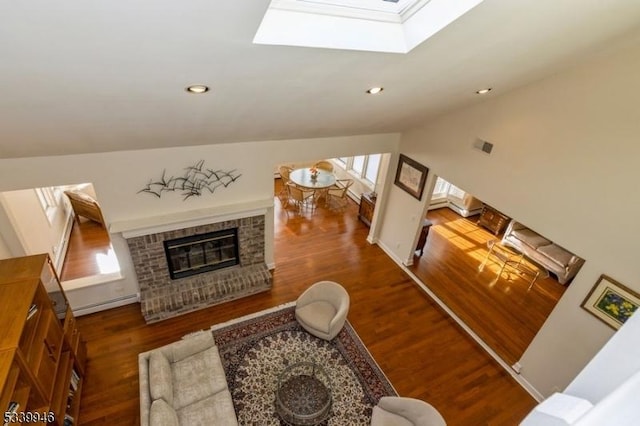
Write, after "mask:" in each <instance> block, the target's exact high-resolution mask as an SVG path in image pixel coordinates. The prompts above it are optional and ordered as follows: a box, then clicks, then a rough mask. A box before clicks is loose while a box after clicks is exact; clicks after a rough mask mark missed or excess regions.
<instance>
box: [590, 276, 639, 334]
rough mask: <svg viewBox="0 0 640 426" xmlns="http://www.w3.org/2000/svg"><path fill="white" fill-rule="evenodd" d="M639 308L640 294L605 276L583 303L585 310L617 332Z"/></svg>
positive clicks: (599, 280)
mask: <svg viewBox="0 0 640 426" xmlns="http://www.w3.org/2000/svg"><path fill="white" fill-rule="evenodd" d="M639 306H640V294H638V293H636V292H635V291H633V290H631V289H629V288H627V287H625V286H624V285H622V284H620V283H619V282H617V281H616V280H614V279H613V278H611V277H608V276H606V275H604V274H603V275H600V278H598V281H597V282H596V284H595V285H594V286H593V288H592V289H591V291H590V292H589V294H588V295H587V297H586V298H585V299H584V301H583V302H582V307H583V308H584V309H586V310H587V311H588V312H590V313H591V314H593V315H594V316H595V317H596V318H598V319H599V320H601V321H603V322H604V323H605V324H607V325H609V326H610V327H612V328H614V329H616V330H617V329H619V328H620V327H621V326H622V324H624V323H625V321H626V320H627V319H629V317H630V316H631V315H632V314H633V313H634V312H635V311H636V310H637V309H638V307H639Z"/></svg>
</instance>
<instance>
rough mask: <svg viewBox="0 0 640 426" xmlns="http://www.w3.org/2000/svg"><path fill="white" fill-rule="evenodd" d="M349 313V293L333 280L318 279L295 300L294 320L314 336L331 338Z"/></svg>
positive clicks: (336, 333) (335, 334)
mask: <svg viewBox="0 0 640 426" xmlns="http://www.w3.org/2000/svg"><path fill="white" fill-rule="evenodd" d="M348 313H349V293H347V290H345V289H344V287H342V286H341V285H340V284H338V283H335V282H333V281H319V282H317V283H315V284H313V285H312V286H311V287H309V288H308V289H306V290H305V291H304V293H302V294H301V295H300V297H299V298H298V300H297V301H296V320H298V322H299V323H300V325H301V326H302V328H304V329H305V330H307V331H308V332H309V333H311V334H313V335H314V336H316V337H319V338H321V339H324V340H332V339H333V338H334V337H336V336H337V335H338V333H339V332H340V330H342V327H343V326H344V323H345V321H346V320H347V314H348Z"/></svg>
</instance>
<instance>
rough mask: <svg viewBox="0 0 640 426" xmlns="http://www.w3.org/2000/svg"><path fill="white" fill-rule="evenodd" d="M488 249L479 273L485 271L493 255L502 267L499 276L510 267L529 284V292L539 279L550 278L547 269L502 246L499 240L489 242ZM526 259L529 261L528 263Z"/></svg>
mask: <svg viewBox="0 0 640 426" xmlns="http://www.w3.org/2000/svg"><path fill="white" fill-rule="evenodd" d="M487 248H488V249H489V251H488V252H487V255H486V256H485V258H484V260H483V261H482V263H481V264H480V266H479V267H478V271H482V270H484V267H485V265H486V264H487V261H488V260H489V258H490V257H491V255H493V256H494V257H495V258H496V259H498V261H499V262H498V264H499V265H500V270H499V271H498V275H497V276H498V277H500V276H501V275H502V272H503V271H504V269H505V268H506V267H509V268H511V269H513V270H515V271H516V272H517V273H518V274H519V275H520V276H523V277H524V278H525V279H526V280H527V281H528V282H529V287H528V288H527V290H531V288H532V287H533V285H534V284H535V283H536V281H537V280H538V279H539V278H542V279H544V278H548V277H549V272H548V271H547V270H546V269H545V268H543V267H541V266H539V265H538V264H537V263H535V262H533V261H532V260H531V259H529V258H526V257H525V255H524V254H522V253H519V252H517V251H515V250H514V249H512V248H510V247H507V246H506V245H504V244H502V243H501V242H500V241H499V240H490V241H487ZM525 259H526V261H527V262H526V263H525Z"/></svg>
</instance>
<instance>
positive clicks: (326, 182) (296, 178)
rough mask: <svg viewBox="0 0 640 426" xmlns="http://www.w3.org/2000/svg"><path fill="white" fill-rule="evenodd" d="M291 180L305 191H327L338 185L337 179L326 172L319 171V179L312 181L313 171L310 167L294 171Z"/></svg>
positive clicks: (290, 176) (290, 175)
mask: <svg viewBox="0 0 640 426" xmlns="http://www.w3.org/2000/svg"><path fill="white" fill-rule="evenodd" d="M289 179H290V180H291V182H293V183H295V184H296V185H298V186H300V187H302V188H305V189H312V190H315V189H326V188H329V187H330V186H332V185H333V184H335V183H336V177H335V176H334V174H333V173H331V172H328V171H326V170H322V169H318V177H317V178H315V179H311V171H310V170H309V167H305V168H302V169H295V170H292V171H291V173H290V174H289Z"/></svg>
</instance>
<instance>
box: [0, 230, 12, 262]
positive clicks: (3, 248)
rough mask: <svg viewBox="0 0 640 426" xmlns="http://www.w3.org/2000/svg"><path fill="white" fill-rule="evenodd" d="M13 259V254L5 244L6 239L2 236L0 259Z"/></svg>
mask: <svg viewBox="0 0 640 426" xmlns="http://www.w3.org/2000/svg"><path fill="white" fill-rule="evenodd" d="M10 257H11V252H10V251H9V247H7V243H5V242H4V238H2V235H0V259H8V258H10Z"/></svg>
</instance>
